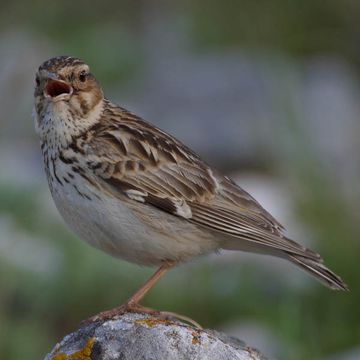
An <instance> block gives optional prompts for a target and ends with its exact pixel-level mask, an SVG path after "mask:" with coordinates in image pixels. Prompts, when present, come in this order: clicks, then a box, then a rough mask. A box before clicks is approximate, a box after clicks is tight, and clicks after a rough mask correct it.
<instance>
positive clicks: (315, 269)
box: [288, 254, 349, 290]
mask: <svg viewBox="0 0 360 360" xmlns="http://www.w3.org/2000/svg"><path fill="white" fill-rule="evenodd" d="M288 259H289V260H290V261H291V262H293V263H294V264H295V265H297V266H299V267H300V268H302V269H303V270H305V271H306V272H308V273H309V274H311V275H313V276H314V277H315V278H316V279H318V280H319V281H320V282H321V283H323V284H324V285H325V286H327V287H328V288H330V289H332V290H349V289H348V287H347V285H346V284H345V283H344V281H343V280H342V279H341V278H340V276H338V275H336V274H335V273H334V272H332V271H331V270H330V269H328V268H327V267H326V266H325V265H324V264H323V263H322V259H321V258H319V259H316V260H315V259H309V258H307V257H303V256H300V255H294V254H288Z"/></svg>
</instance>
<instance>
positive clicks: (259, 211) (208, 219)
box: [86, 103, 318, 258]
mask: <svg viewBox="0 0 360 360" xmlns="http://www.w3.org/2000/svg"><path fill="white" fill-rule="evenodd" d="M88 134H90V135H88V136H90V138H88V139H86V141H87V142H88V145H89V146H88V151H87V153H88V159H89V160H88V161H87V165H88V166H89V167H90V168H91V169H92V170H93V171H94V172H95V174H97V175H98V176H99V177H100V178H101V179H103V180H104V181H105V182H106V183H107V184H109V185H110V186H111V187H112V188H113V189H115V191H120V192H121V193H123V194H125V195H127V196H128V197H129V198H131V199H133V200H134V201H139V202H143V203H148V204H151V205H153V206H156V207H157V208H159V209H161V210H163V211H166V212H168V213H171V214H173V215H175V216H180V217H183V218H184V219H187V220H188V221H191V222H193V223H196V224H198V225H200V226H204V227H207V228H210V229H212V230H214V231H217V232H220V233H224V234H226V235H230V236H234V237H236V238H239V239H242V240H246V241H250V242H253V243H255V244H257V245H260V246H265V247H271V248H275V249H278V250H284V251H289V252H292V253H295V254H300V255H306V256H311V257H314V258H318V255H317V254H315V253H313V252H311V251H308V250H306V249H305V248H303V247H301V246H300V245H298V244H297V243H295V242H293V241H291V240H288V239H287V238H285V237H283V235H282V229H283V228H282V226H281V225H280V224H279V223H278V222H277V221H276V220H275V219H274V218H273V217H272V216H271V215H270V214H269V213H268V212H267V211H266V210H265V209H263V208H262V207H261V205H260V204H259V203H258V202H257V201H256V200H255V199H253V198H252V197H251V196H250V195H249V194H248V193H247V192H245V191H244V190H242V189H241V188H240V187H239V186H237V185H236V184H235V183H234V182H232V181H231V180H230V179H228V178H226V177H223V176H221V175H219V174H216V173H215V172H214V171H213V170H211V169H210V167H209V166H208V165H207V164H205V163H204V162H203V161H202V160H201V159H200V158H199V157H198V156H197V155H196V154H195V153H194V152H192V151H191V150H190V149H188V148H187V147H186V146H184V145H183V144H182V143H181V142H179V141H178V140H176V139H174V138H172V137H171V136H169V135H168V134H166V133H164V132H163V131H161V130H159V129H157V128H155V127H153V126H152V125H150V124H148V123H147V122H145V121H143V120H142V119H140V118H138V117H136V116H135V115H133V114H131V113H129V112H127V111H126V110H124V109H122V108H119V107H116V106H114V105H112V104H110V103H108V107H107V110H106V112H105V116H104V117H103V119H102V121H101V123H100V125H97V126H96V128H94V129H93V132H92V131H90V132H89V133H88ZM91 134H92V135H91Z"/></svg>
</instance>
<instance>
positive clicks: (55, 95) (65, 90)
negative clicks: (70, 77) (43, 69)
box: [44, 74, 73, 101]
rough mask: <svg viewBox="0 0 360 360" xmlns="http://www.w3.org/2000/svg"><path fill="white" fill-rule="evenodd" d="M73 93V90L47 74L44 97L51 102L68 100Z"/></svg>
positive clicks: (65, 83)
mask: <svg viewBox="0 0 360 360" xmlns="http://www.w3.org/2000/svg"><path fill="white" fill-rule="evenodd" d="M72 93H73V88H72V87H71V86H70V85H69V84H68V83H67V82H66V81H63V80H60V79H58V78H57V77H56V76H55V75H53V74H49V76H48V78H47V81H46V84H45V88H44V96H45V97H46V98H47V99H50V100H53V101H59V100H68V99H69V98H70V96H71V94H72Z"/></svg>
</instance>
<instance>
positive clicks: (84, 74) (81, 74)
mask: <svg viewBox="0 0 360 360" xmlns="http://www.w3.org/2000/svg"><path fill="white" fill-rule="evenodd" d="M86 76H87V73H86V71H85V70H83V71H81V73H80V74H79V80H80V81H81V82H84V81H85V80H86Z"/></svg>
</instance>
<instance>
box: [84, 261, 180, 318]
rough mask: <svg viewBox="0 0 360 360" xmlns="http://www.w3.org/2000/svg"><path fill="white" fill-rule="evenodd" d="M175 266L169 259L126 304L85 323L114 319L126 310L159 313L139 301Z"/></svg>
mask: <svg viewBox="0 0 360 360" xmlns="http://www.w3.org/2000/svg"><path fill="white" fill-rule="evenodd" d="M173 266H175V262H170V261H167V262H166V263H164V264H163V265H161V266H160V267H159V268H158V269H157V270H156V271H155V272H154V274H153V275H151V277H150V278H149V279H148V280H147V281H146V282H145V284H143V286H141V288H140V289H139V290H138V291H136V293H135V294H134V295H133V296H131V297H130V298H129V299H128V300H127V301H126V303H125V304H123V305H121V306H118V307H116V308H114V309H111V310H107V311H103V312H101V313H99V314H97V315H95V316H93V317H91V318H89V319H87V320H85V323H88V322H94V321H99V320H107V319H112V318H114V317H116V316H120V315H122V314H124V313H126V312H140V313H147V314H153V315H159V314H160V312H159V311H157V310H153V309H150V308H147V307H145V306H142V305H140V304H139V302H140V301H141V300H142V299H143V298H144V296H145V295H146V294H147V293H148V292H149V290H150V289H151V288H152V287H153V286H154V285H155V284H156V283H157V282H158V281H159V280H160V278H161V277H162V276H164V275H165V273H166V272H167V271H169V270H170V269H171V268H172V267H173Z"/></svg>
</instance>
